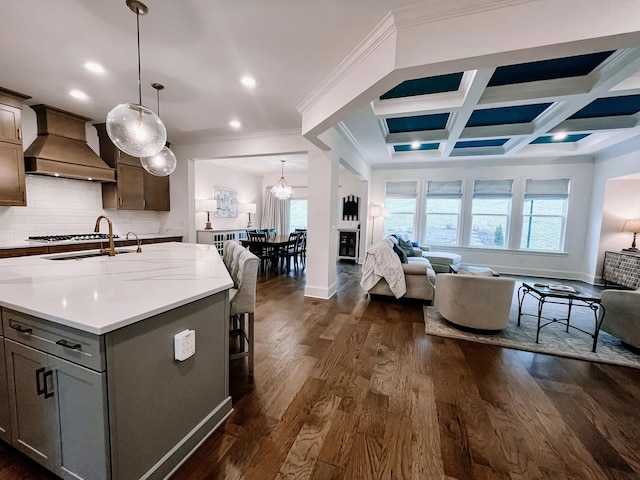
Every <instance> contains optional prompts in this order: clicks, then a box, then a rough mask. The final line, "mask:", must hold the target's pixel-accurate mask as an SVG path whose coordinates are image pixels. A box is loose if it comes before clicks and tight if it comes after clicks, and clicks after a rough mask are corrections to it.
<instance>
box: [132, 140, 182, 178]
mask: <svg viewBox="0 0 640 480" xmlns="http://www.w3.org/2000/svg"><path fill="white" fill-rule="evenodd" d="M140 163H141V164H142V168H144V169H145V170H146V171H147V172H149V173H150V174H151V175H155V176H156V177H166V176H167V175H171V174H172V173H173V171H174V170H175V169H176V164H177V163H178V161H177V160H176V156H175V155H174V154H173V152H172V151H171V149H170V148H169V147H163V148H162V150H160V152H158V153H156V154H155V155H152V156H150V157H142V158H141V159H140Z"/></svg>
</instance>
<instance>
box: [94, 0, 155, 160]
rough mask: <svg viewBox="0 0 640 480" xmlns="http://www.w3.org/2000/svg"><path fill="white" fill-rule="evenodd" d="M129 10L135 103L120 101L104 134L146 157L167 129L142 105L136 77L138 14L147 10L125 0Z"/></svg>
mask: <svg viewBox="0 0 640 480" xmlns="http://www.w3.org/2000/svg"><path fill="white" fill-rule="evenodd" d="M126 4H127V6H128V7H129V9H130V10H131V11H132V12H133V13H135V14H136V26H137V32H138V103H122V104H120V105H118V106H116V107H115V108H114V109H113V110H111V111H110V112H109V114H108V115H107V134H108V135H109V138H110V139H111V141H112V142H113V143H114V144H115V146H116V147H118V148H119V149H120V150H122V151H123V152H125V153H128V154H129V155H131V156H133V157H150V156H152V155H155V154H156V153H158V152H159V151H160V150H162V148H163V147H164V146H165V143H166V141H167V130H166V128H165V126H164V124H163V123H162V120H160V118H159V117H158V116H157V115H156V114H155V113H153V111H151V110H149V109H148V108H147V107H145V106H143V105H142V83H141V80H140V15H146V14H147V13H148V12H149V9H148V8H147V6H146V5H145V4H144V3H142V2H139V1H138V0H126Z"/></svg>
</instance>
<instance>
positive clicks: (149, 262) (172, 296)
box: [0, 242, 233, 335]
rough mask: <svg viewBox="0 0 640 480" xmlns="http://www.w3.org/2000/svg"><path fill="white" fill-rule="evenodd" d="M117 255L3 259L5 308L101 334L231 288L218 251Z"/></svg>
mask: <svg viewBox="0 0 640 480" xmlns="http://www.w3.org/2000/svg"><path fill="white" fill-rule="evenodd" d="M116 250H117V251H128V252H130V253H126V254H125V253H121V254H118V255H116V256H115V257H109V256H96V257H91V258H83V259H81V260H51V258H53V257H68V256H73V255H83V254H87V253H91V252H97V251H96V250H88V251H86V250H85V251H82V252H70V253H61V254H49V255H36V256H28V257H16V258H6V259H0V306H3V307H7V308H11V309H13V310H17V311H20V312H23V313H27V314H31V315H34V316H36V317H40V318H43V319H45V320H50V321H53V322H55V323H58V324H61V325H66V326H69V327H72V328H77V329H79V330H84V331H86V332H89V333H94V334H98V335H100V334H104V333H107V332H110V331H113V330H116V329H118V328H121V327H124V326H127V325H130V324H132V323H135V322H137V321H139V320H142V319H145V318H148V317H151V316H153V315H156V314H158V313H162V312H165V311H167V310H171V309H172V308H176V307H179V306H181V305H186V304H187V303H191V302H193V301H195V300H199V299H201V298H204V297H207V296H209V295H212V294H215V293H218V292H221V291H224V290H227V289H229V288H231V287H232V286H233V282H232V280H231V277H230V276H229V273H228V272H227V269H226V268H225V266H224V263H223V262H222V259H221V258H220V255H219V254H218V251H217V250H216V248H215V247H214V246H213V245H199V244H193V243H176V242H172V243H156V244H150V245H143V246H142V253H135V247H121V248H117V249H116Z"/></svg>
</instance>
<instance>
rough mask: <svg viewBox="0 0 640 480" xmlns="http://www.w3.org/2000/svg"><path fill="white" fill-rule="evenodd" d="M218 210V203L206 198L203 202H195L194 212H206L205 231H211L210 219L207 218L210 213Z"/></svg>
mask: <svg viewBox="0 0 640 480" xmlns="http://www.w3.org/2000/svg"><path fill="white" fill-rule="evenodd" d="M217 208H218V202H217V201H216V200H214V199H213V198H208V199H205V200H196V210H197V211H198V212H207V223H206V224H205V226H204V229H205V230H213V229H212V228H211V219H210V217H209V215H210V213H211V212H213V211H214V210H216V209H217Z"/></svg>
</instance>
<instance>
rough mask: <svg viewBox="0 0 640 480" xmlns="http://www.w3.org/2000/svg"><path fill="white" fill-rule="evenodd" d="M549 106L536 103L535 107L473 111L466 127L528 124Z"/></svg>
mask: <svg viewBox="0 0 640 480" xmlns="http://www.w3.org/2000/svg"><path fill="white" fill-rule="evenodd" d="M550 105H551V103H537V104H535V105H521V106H515V107H499V108H487V109H484V110H475V111H474V112H473V113H472V114H471V117H470V118H469V121H468V122H467V127H486V126H489V125H509V124H512V123H529V122H531V121H533V120H534V119H535V118H536V117H537V116H538V115H540V114H541V113H542V112H544V111H545V110H546V109H547V107H549V106H550Z"/></svg>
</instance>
